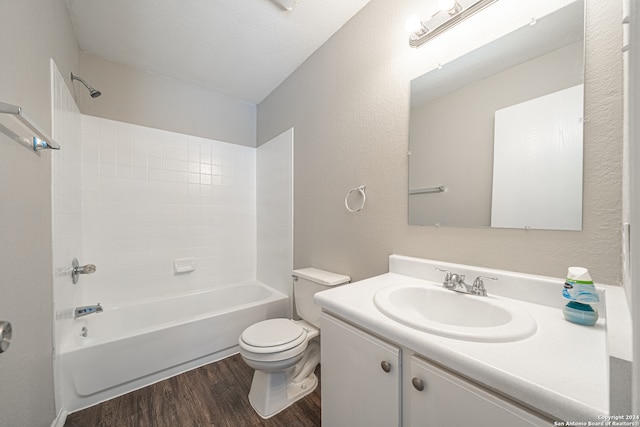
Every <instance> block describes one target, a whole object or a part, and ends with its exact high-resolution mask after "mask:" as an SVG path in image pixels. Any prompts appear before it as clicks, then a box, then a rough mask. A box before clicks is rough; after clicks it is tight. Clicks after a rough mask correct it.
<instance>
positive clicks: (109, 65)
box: [72, 52, 256, 147]
mask: <svg viewBox="0 0 640 427" xmlns="http://www.w3.org/2000/svg"><path fill="white" fill-rule="evenodd" d="M78 74H79V75H80V76H81V77H83V78H84V79H85V80H87V82H88V83H89V84H91V85H92V86H93V87H95V88H97V89H99V90H100V91H101V92H102V96H100V97H99V98H95V99H93V98H91V97H90V96H89V93H88V92H87V91H86V89H85V88H84V87H83V86H82V85H81V84H80V83H75V84H74V85H73V87H72V93H73V94H74V97H75V99H76V102H77V103H78V106H79V107H80V111H82V113H83V114H89V115H91V116H97V117H103V118H106V119H111V120H118V121H121V122H125V123H133V124H136V125H141V126H148V127H152V128H156V129H163V130H168V131H173V132H178V133H183V134H186V135H193V136H200V137H203V138H208V139H215V140H218V141H224V142H231V143H234V144H240V145H246V146H249V147H255V146H256V106H255V105H253V104H250V103H247V102H244V101H239V100H236V99H233V98H230V97H228V96H225V95H221V94H219V93H217V92H213V91H209V90H205V89H202V88H199V87H197V86H193V85H190V84H187V83H183V82H180V81H178V80H174V79H170V78H168V77H163V76H159V75H157V74H152V73H147V72H144V71H140V70H137V69H135V68H132V67H129V66H126V65H122V64H118V63H116V62H112V61H108V60H106V59H103V58H100V57H98V56H95V55H91V54H88V53H84V52H83V53H81V55H80V71H79V72H78Z"/></svg>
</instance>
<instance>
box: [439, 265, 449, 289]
mask: <svg viewBox="0 0 640 427" xmlns="http://www.w3.org/2000/svg"><path fill="white" fill-rule="evenodd" d="M436 270H437V271H442V272H443V273H447V274H445V275H444V284H445V285H448V284H450V283H451V272H450V271H449V270H444V269H442V268H439V267H436Z"/></svg>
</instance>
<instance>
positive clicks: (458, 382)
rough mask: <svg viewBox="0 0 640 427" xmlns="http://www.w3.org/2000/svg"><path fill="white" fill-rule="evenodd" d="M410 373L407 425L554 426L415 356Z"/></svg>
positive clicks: (406, 392) (412, 359) (422, 426)
mask: <svg viewBox="0 0 640 427" xmlns="http://www.w3.org/2000/svg"><path fill="white" fill-rule="evenodd" d="M409 372H410V376H408V381H407V384H406V385H405V399H406V405H407V406H406V410H407V413H406V415H407V417H406V418H407V419H406V423H405V424H406V425H407V426H413V427H417V426H420V427H442V426H475V427H485V426H486V427H495V426H509V427H517V426H548V425H551V424H550V422H549V421H547V420H545V419H543V418H539V417H537V416H535V415H534V414H532V413H530V412H528V411H525V410H524V409H522V408H520V407H518V406H516V405H515V404H513V403H511V402H508V401H506V400H504V399H502V398H500V397H498V396H497V395H495V394H493V393H490V392H489V391H487V390H484V389H482V388H480V387H479V386H477V385H475V384H472V383H470V382H468V381H466V380H464V379H462V378H461V377H458V376H456V375H454V374H451V373H449V372H447V371H444V370H442V369H440V368H438V367H436V366H435V365H433V364H431V363H428V362H426V361H424V360H422V359H418V358H417V357H415V356H412V357H411V362H410V367H409ZM405 378H407V377H405ZM414 379H416V380H418V381H416V380H414ZM420 381H421V382H422V383H420ZM420 388H423V389H422V390H419V389H420Z"/></svg>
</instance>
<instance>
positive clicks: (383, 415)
mask: <svg viewBox="0 0 640 427" xmlns="http://www.w3.org/2000/svg"><path fill="white" fill-rule="evenodd" d="M321 328H322V329H321V330H322V333H321V335H320V336H321V345H320V347H321V349H322V354H321V363H322V425H324V426H330V427H359V426H363V427H369V426H385V427H392V426H398V425H400V408H401V406H400V377H401V372H402V371H401V354H400V348H399V347H397V346H394V345H390V344H388V343H386V342H384V341H382V340H380V339H378V338H376V337H374V336H372V335H370V334H368V333H365V332H363V331H361V330H359V329H357V328H354V327H353V326H351V325H349V324H347V323H345V322H342V321H340V320H338V319H336V318H334V317H332V316H329V315H326V314H323V315H322V319H321Z"/></svg>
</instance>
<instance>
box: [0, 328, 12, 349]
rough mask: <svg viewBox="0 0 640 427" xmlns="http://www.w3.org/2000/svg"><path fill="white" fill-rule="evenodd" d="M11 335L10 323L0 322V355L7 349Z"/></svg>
mask: <svg viewBox="0 0 640 427" xmlns="http://www.w3.org/2000/svg"><path fill="white" fill-rule="evenodd" d="M11 335H12V334H11V323H9V322H7V321H5V320H0V353H4V352H5V351H7V350H8V349H9V345H10V344H11Z"/></svg>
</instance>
